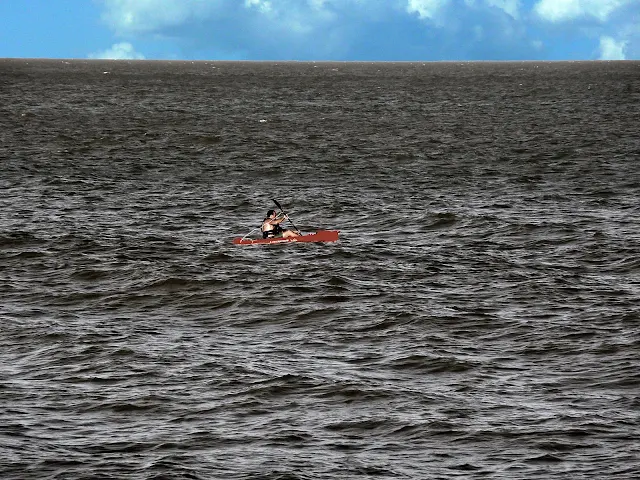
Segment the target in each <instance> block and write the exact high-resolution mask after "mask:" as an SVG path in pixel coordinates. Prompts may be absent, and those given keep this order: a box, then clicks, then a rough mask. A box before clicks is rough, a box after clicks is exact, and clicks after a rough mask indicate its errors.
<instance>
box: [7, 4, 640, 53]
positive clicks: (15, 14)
mask: <svg viewBox="0 0 640 480" xmlns="http://www.w3.org/2000/svg"><path fill="white" fill-rule="evenodd" d="M0 22H1V28H0V58H111V59H152V60H300V61H304V60H317V61H321V60H336V61H443V60H452V61H473V60H639V59H640V0H58V1H51V0H21V1H7V0H3V1H0Z"/></svg>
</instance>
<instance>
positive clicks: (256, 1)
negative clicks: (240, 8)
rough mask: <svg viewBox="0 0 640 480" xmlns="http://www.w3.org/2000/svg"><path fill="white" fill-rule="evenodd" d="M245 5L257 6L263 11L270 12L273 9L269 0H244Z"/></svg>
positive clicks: (249, 6)
mask: <svg viewBox="0 0 640 480" xmlns="http://www.w3.org/2000/svg"><path fill="white" fill-rule="evenodd" d="M244 6H245V7H247V8H251V7H255V8H257V9H258V10H259V11H261V12H262V13H269V12H270V11H272V10H273V6H272V5H271V2H270V1H269V0H244Z"/></svg>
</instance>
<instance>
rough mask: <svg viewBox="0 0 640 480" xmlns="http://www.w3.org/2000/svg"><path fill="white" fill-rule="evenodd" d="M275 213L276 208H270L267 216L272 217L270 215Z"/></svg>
mask: <svg viewBox="0 0 640 480" xmlns="http://www.w3.org/2000/svg"><path fill="white" fill-rule="evenodd" d="M274 213H276V211H275V210H269V211H268V212H267V217H270V216H271V215H273V214H274Z"/></svg>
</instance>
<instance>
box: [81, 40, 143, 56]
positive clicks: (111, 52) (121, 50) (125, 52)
mask: <svg viewBox="0 0 640 480" xmlns="http://www.w3.org/2000/svg"><path fill="white" fill-rule="evenodd" d="M89 58H93V59H105V60H144V58H145V57H144V55H142V54H141V53H138V52H136V51H135V49H134V48H133V45H131V44H130V43H128V42H121V43H116V44H114V45H112V46H111V48H109V49H107V50H104V51H102V52H96V53H91V54H89Z"/></svg>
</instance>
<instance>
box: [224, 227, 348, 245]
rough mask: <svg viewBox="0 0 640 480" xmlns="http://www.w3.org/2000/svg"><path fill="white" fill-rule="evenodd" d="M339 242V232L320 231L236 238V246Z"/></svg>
mask: <svg viewBox="0 0 640 480" xmlns="http://www.w3.org/2000/svg"><path fill="white" fill-rule="evenodd" d="M337 240H338V230H318V231H317V232H316V233H310V234H308V235H299V236H297V237H286V238H283V237H271V238H255V239H251V238H244V237H243V238H234V239H233V243H234V245H258V244H265V243H289V242H303V243H310V242H335V241H337Z"/></svg>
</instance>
